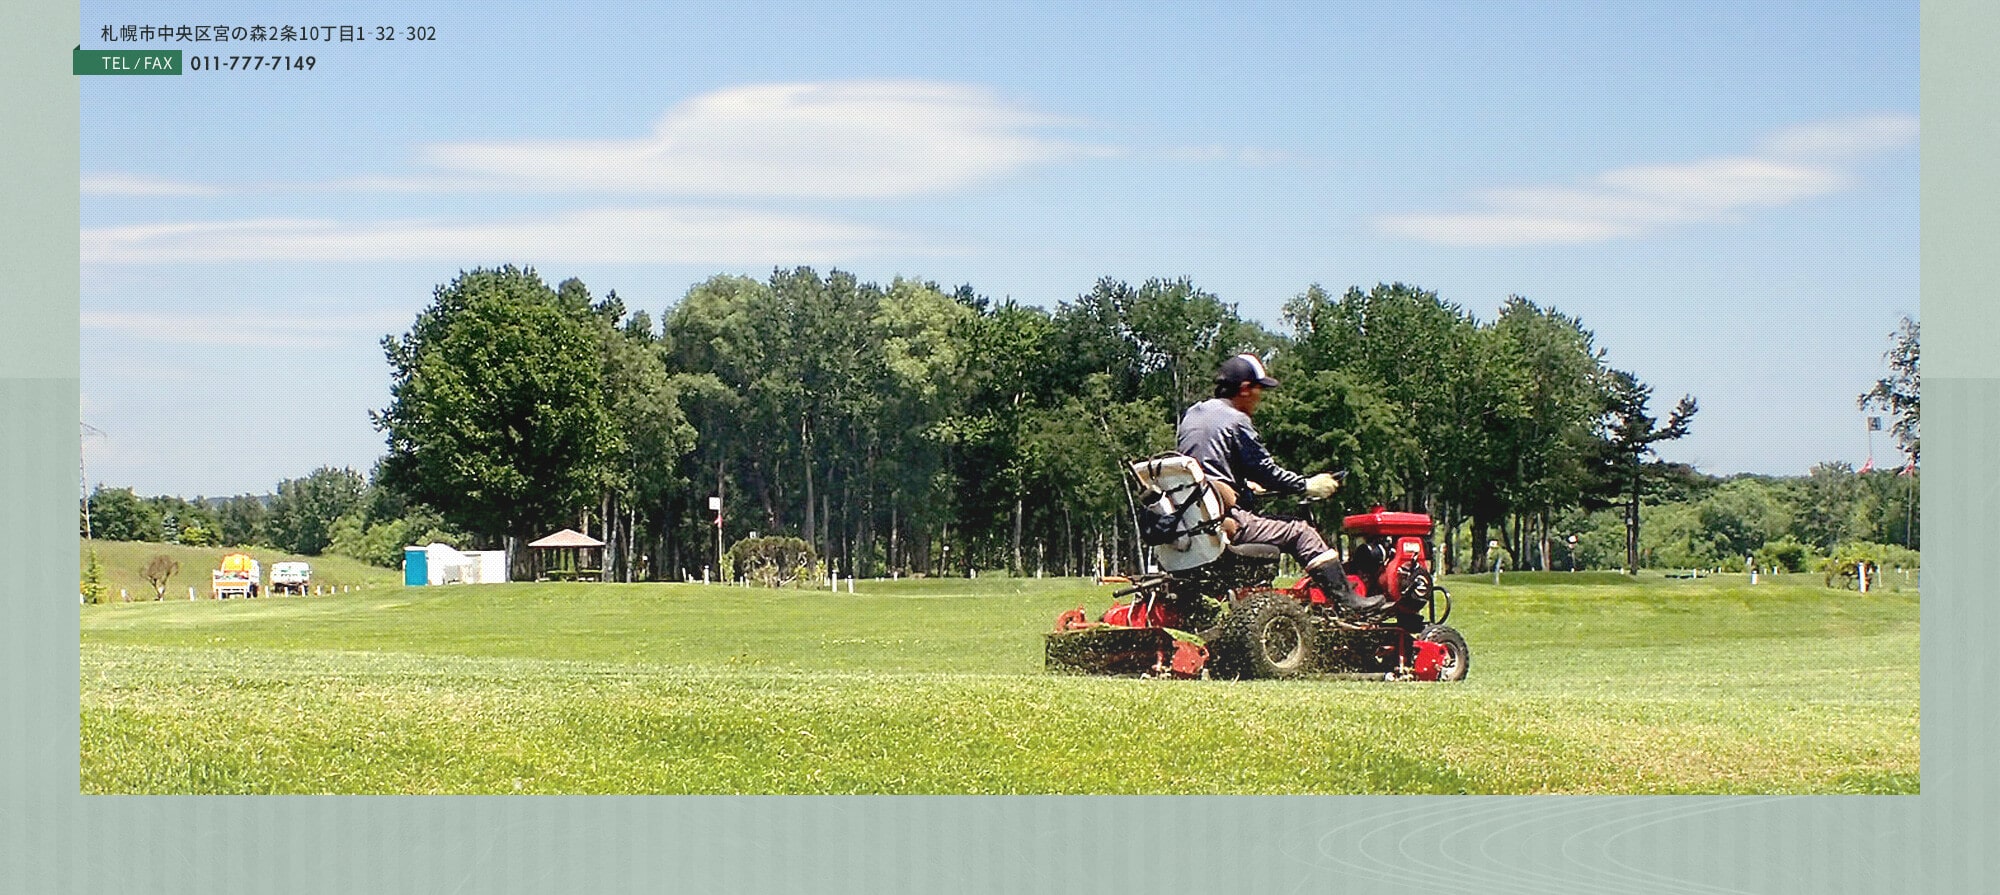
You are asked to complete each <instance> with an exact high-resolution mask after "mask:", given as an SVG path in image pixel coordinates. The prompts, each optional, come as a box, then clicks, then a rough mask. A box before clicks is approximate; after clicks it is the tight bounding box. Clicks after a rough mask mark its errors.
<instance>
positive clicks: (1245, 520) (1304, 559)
mask: <svg viewBox="0 0 2000 895" xmlns="http://www.w3.org/2000/svg"><path fill="white" fill-rule="evenodd" d="M1229 518H1231V519H1234V520H1236V524H1237V526H1239V527H1238V528H1237V529H1236V536H1235V537H1234V538H1233V539H1232V540H1234V541H1235V542H1236V543H1238V544H1273V545H1276V546H1277V548H1278V549H1280V550H1283V551H1285V552H1286V553H1289V554H1291V556H1292V558H1293V559H1296V560H1298V561H1299V565H1301V566H1303V565H1305V564H1307V563H1309V562H1311V561H1312V560H1313V558H1314V557H1317V556H1319V555H1320V554H1322V553H1325V552H1326V551H1327V549H1328V548H1327V546H1326V539H1325V538H1323V537H1321V536H1320V533H1319V531H1318V530H1317V529H1315V528H1313V527H1312V525H1311V524H1310V523H1308V522H1305V521H1303V520H1299V519H1289V520H1287V519H1267V518H1265V517H1263V516H1259V515H1257V514H1256V513H1252V512H1248V511H1246V510H1243V509H1240V508H1232V509H1231V510H1230V511H1229Z"/></svg>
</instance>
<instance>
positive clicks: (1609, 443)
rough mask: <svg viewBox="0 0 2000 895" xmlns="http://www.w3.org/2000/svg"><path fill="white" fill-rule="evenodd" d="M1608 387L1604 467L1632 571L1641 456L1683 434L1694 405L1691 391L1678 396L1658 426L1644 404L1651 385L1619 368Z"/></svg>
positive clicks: (1627, 567) (1635, 559)
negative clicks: (1620, 512) (1619, 502)
mask: <svg viewBox="0 0 2000 895" xmlns="http://www.w3.org/2000/svg"><path fill="white" fill-rule="evenodd" d="M1610 386H1611V387H1610V390H1609V391H1608V393H1607V394H1608V395H1609V397H1610V404H1609V408H1610V410H1609V413H1608V414H1607V415H1606V421H1607V424H1606V439H1605V445H1606V447H1607V449H1608V454H1609V456H1608V457H1607V459H1608V460H1609V461H1610V469H1609V470H1608V471H1609V472H1610V479H1611V483H1612V485H1613V487H1616V488H1618V489H1620V490H1621V491H1622V493H1623V494H1624V496H1625V571H1626V573H1627V574H1637V573H1638V571H1639V499H1640V495H1641V492H1642V491H1643V490H1644V486H1645V478H1646V471H1647V463H1646V457H1647V455H1649V454H1652V453H1653V445H1655V444H1658V443H1660V442H1662V441H1672V440H1674V439H1677V438H1681V437H1684V436H1686V435H1687V434H1688V431H1689V427H1690V426H1691V425H1692V424H1693V422H1694V415H1695V412H1696V411H1697V410H1698V409H1699V405H1697V404H1696V402H1695V399H1694V397H1693V396H1691V395H1688V396H1683V397H1682V398H1681V400H1680V403H1678V404H1676V405H1674V410H1673V412H1672V413H1671V414H1668V416H1667V419H1666V422H1665V424H1664V425H1662V424H1661V422H1660V420H1659V419H1658V418H1656V417H1654V416H1653V415H1652V414H1651V413H1649V412H1647V409H1646V405H1647V403H1648V402H1649V401H1651V400H1652V397H1653V387H1652V386H1649V385H1645V384H1644V383H1641V382H1640V381H1639V378H1638V377H1636V376H1633V375H1632V374H1631V373H1628V372H1625V371H1623V370H1615V371H1612V374H1611V382H1610Z"/></svg>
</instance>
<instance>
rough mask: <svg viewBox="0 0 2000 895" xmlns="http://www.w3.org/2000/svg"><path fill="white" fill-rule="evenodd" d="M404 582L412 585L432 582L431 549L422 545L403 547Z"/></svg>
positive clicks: (416, 585)
mask: <svg viewBox="0 0 2000 895" xmlns="http://www.w3.org/2000/svg"><path fill="white" fill-rule="evenodd" d="M403 583H404V584H406V585H409V586H411V587H422V586H424V585H426V584H429V583H431V564H430V551H428V550H426V549H425V548H422V547H404V548H403Z"/></svg>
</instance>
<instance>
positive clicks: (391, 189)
mask: <svg viewBox="0 0 2000 895" xmlns="http://www.w3.org/2000/svg"><path fill="white" fill-rule="evenodd" d="M1077 124H1079V122H1078V121H1076V120H1074V119H1070V118H1065V117H1062V116H1057V115H1051V114H1047V113H1044V112H1038V111H1034V110H1032V109H1028V108H1025V107H1023V106H1020V105H1018V104H1015V103H1011V102H1008V101H1006V100H1005V99H1003V98H1002V97H1001V96H999V95H997V94H995V93H994V92H993V91H991V90H988V89H986V88H983V87H978V86H975V85H969V84H957V83H947V82H936V81H832V82H822V83H799V84H750V85H743V86H738V87H730V88H727V89H723V90H717V91H714V92H711V93H706V94H702V95H700V96H696V97H693V98H691V99H688V100H686V101H684V102H682V103H680V104H678V105H676V106H674V107H672V108H670V109H668V110H667V111H666V112H665V113H664V114H663V115H661V117H660V118H659V119H658V120H656V121H654V122H653V124H652V127H651V129H650V131H649V132H648V133H646V134H645V135H643V136H638V137H632V138H627V139H594V140H502V141H492V142H476V143H435V144H430V145H426V146H421V147H418V149H417V150H416V155H417V161H419V162H420V163H421V168H420V169H419V170H414V171H409V172H398V173H378V174H362V175H357V176H352V177H338V178H330V179H324V180H315V181H283V180H266V181H262V182H254V183H253V182H243V183H235V184H230V185H228V186H227V187H223V186H220V185H211V184H199V183H191V182H184V181H175V180H168V179H165V178H156V177H149V176H146V175H138V174H117V173H106V174H93V175H87V176H86V177H85V178H84V192H85V193H87V194H94V195H131V196H147V195H150V196H169V195H211V194H219V193H222V192H225V191H226V192H244V191H252V192H269V191H301V190H324V189H335V190H341V191H353V190H366V191H372V192H385V193H461V192H538V193H579V192H580V193H617V194H621V195H632V194H635V193H637V194H647V195H661V196H670V195H671V196H706V197H783V198H803V199H879V198H903V197H910V196H923V195H935V194H939V193H946V192H952V191H955V190H960V189H964V188H966V187H968V186H971V185H974V184H977V183H980V182H984V181H989V180H992V179H995V178H999V177H1003V176H1006V175H1008V174H1013V173H1016V172H1018V171H1021V170H1024V169H1027V168H1030V167H1032V166H1035V165H1039V164H1045V163H1052V162H1059V161H1065V160H1072V159H1079V158H1095V157H1105V156H1110V155H1116V154H1118V152H1117V150H1115V149H1111V148H1108V147H1104V146H1097V145H1091V144H1086V143H1081V142H1075V141H1071V140H1066V139H1062V138H1059V137H1056V136H1051V135H1050V134H1051V133H1052V132H1054V131H1056V130H1059V129H1062V128H1071V127H1074V126H1076V125H1077Z"/></svg>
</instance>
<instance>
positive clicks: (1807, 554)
mask: <svg viewBox="0 0 2000 895" xmlns="http://www.w3.org/2000/svg"><path fill="white" fill-rule="evenodd" d="M1813 558H1814V551H1813V549H1812V547H1811V546H1809V545H1807V544H1803V543H1801V542H1800V541H1799V540H1798V539H1797V538H1794V537H1792V536H1791V535H1786V536H1784V537H1782V538H1779V539H1777V540H1775V541H1766V542H1764V546H1762V547H1759V548H1757V565H1758V567H1759V568H1765V569H1775V570H1782V571H1786V572H1803V571H1805V570H1806V569H1807V568H1808V567H1809V566H1808V563H1809V562H1810V561H1811V560H1812V559H1813Z"/></svg>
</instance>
